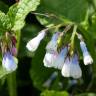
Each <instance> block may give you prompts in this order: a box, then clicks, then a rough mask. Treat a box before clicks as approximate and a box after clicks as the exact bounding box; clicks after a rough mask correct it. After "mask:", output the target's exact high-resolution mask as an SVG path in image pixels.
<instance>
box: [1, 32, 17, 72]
mask: <svg viewBox="0 0 96 96" xmlns="http://www.w3.org/2000/svg"><path fill="white" fill-rule="evenodd" d="M0 43H1V50H2V56H3V59H2V67H3V68H4V69H5V70H6V71H8V72H13V71H15V70H16V69H17V63H18V60H17V58H16V57H15V56H16V55H17V49H16V38H15V35H13V34H11V33H9V32H6V33H5V35H4V36H3V37H2V38H1V42H0Z"/></svg>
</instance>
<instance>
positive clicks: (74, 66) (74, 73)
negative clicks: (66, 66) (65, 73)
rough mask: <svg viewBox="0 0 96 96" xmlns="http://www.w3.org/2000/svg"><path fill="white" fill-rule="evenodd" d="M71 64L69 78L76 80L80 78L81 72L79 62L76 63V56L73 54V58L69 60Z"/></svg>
mask: <svg viewBox="0 0 96 96" xmlns="http://www.w3.org/2000/svg"><path fill="white" fill-rule="evenodd" d="M71 60H72V61H71V63H70V74H71V77H73V78H75V79H78V78H80V77H81V76H82V71H81V68H80V66H79V61H78V56H77V54H74V56H73V57H72V59H71Z"/></svg>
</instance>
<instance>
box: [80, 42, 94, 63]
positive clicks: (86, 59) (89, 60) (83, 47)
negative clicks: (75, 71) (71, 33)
mask: <svg viewBox="0 0 96 96" xmlns="http://www.w3.org/2000/svg"><path fill="white" fill-rule="evenodd" d="M80 47H81V50H82V52H83V61H84V64H85V65H88V64H92V63H93V59H92V57H91V55H90V54H89V52H88V50H87V47H86V44H85V42H84V41H81V42H80Z"/></svg>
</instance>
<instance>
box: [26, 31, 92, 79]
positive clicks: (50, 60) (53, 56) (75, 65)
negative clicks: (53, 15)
mask: <svg viewBox="0 0 96 96" xmlns="http://www.w3.org/2000/svg"><path fill="white" fill-rule="evenodd" d="M45 34H46V31H45V30H43V31H41V32H40V33H39V34H38V35H37V36H36V37H35V38H33V39H32V40H30V41H29V42H28V43H27V46H26V47H27V48H28V50H30V51H32V52H33V51H35V50H36V49H37V48H38V46H39V44H40V42H41V40H42V39H43V38H44V37H45ZM61 34H62V32H56V33H54V34H53V36H52V38H51V40H50V41H49V42H48V44H47V46H46V54H45V56H44V59H43V63H44V66H45V67H49V68H50V67H53V68H56V69H59V70H61V74H62V76H64V77H72V78H75V79H78V78H80V77H81V76H82V70H81V68H80V65H79V57H78V54H77V52H76V51H75V50H73V49H72V48H71V47H72V46H71V44H72V43H73V41H72V43H68V44H67V45H64V44H63V45H62V47H61V48H60V49H59V50H58V40H59V38H60V36H61ZM64 35H65V34H64ZM73 35H75V34H73ZM73 37H74V36H73ZM73 37H72V38H73ZM77 37H78V39H79V40H80V47H81V51H82V53H83V61H84V64H85V65H88V64H92V63H93V59H92V57H91V56H90V54H89V52H88V50H87V47H86V44H85V42H84V41H83V39H82V38H81V37H80V34H77ZM73 40H74V39H73ZM70 50H72V54H70Z"/></svg>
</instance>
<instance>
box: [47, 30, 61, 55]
mask: <svg viewBox="0 0 96 96" xmlns="http://www.w3.org/2000/svg"><path fill="white" fill-rule="evenodd" d="M59 35H60V32H56V33H55V34H53V36H52V39H51V41H49V43H48V44H47V46H46V50H47V52H49V53H53V52H56V51H57V40H58V37H59Z"/></svg>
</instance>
